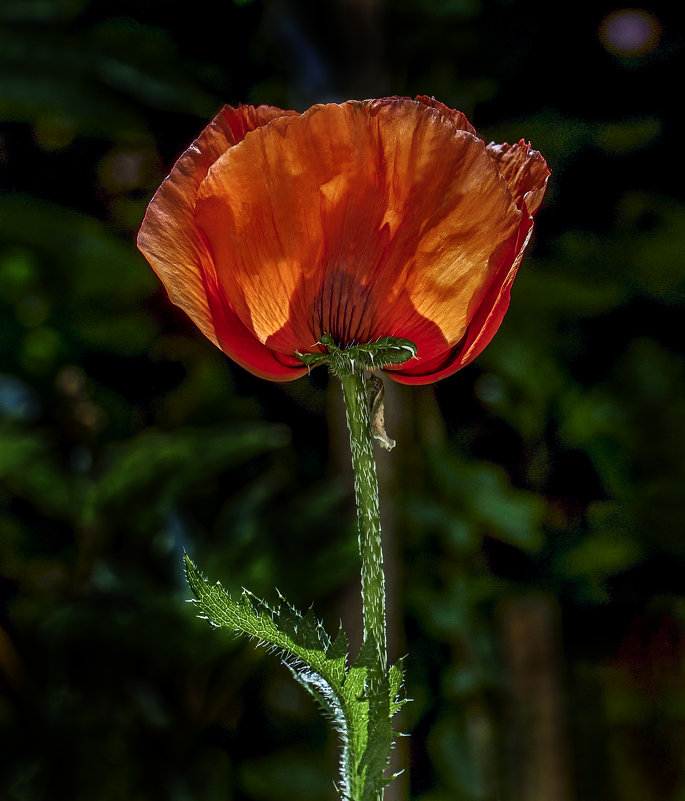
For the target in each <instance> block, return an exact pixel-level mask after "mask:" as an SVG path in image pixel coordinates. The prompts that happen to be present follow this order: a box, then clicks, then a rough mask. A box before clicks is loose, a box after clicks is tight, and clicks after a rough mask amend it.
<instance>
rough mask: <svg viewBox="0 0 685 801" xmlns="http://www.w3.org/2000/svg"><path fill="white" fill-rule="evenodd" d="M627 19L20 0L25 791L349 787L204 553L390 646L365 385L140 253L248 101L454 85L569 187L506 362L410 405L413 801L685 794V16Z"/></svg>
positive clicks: (386, 482) (393, 574)
mask: <svg viewBox="0 0 685 801" xmlns="http://www.w3.org/2000/svg"><path fill="white" fill-rule="evenodd" d="M616 11H617V7H616V6H614V5H612V4H606V3H595V2H588V1H587V0H586V1H585V2H580V3H573V4H561V5H559V4H555V3H549V2H544V3H543V2H528V3H526V2H521V1H520V0H500V2H490V1H487V0H483V1H482V2H481V1H480V0H386V2H385V3H381V2H378V0H335V1H331V2H327V3H321V2H320V1H319V0H264V2H259V1H258V0H254V2H241V3H238V2H235V3H232V2H229V1H228V0H224V2H222V3H220V4H209V3H188V2H178V1H177V0H139V1H138V2H125V1H124V0H112V2H96V1H95V0H92V2H88V1H87V0H2V2H0V23H1V26H2V27H1V28H0V119H1V120H2V122H1V123H0V192H1V196H0V347H1V350H0V570H1V574H2V577H1V580H0V727H1V729H2V734H0V766H1V767H0V798H2V799H9V800H11V801H48V800H49V801H62V799H64V800H65V801H66V800H67V799H68V801H119V799H122V800H123V799H125V800H126V801H148V799H150V800H151V801H156V800H157V799H160V800H162V799H163V800H164V801H167V800H168V801H186V800H187V801H191V799H192V800H193V801H195V799H198V800H199V799H202V801H247V800H248V799H250V801H272V800H273V801H290V800H291V799H292V801H310V799H311V801H315V799H316V800H318V799H333V798H334V797H335V792H334V790H333V786H332V777H333V775H334V772H335V760H336V745H335V739H334V737H333V735H332V734H331V732H330V731H329V729H328V727H327V725H326V723H325V722H324V721H323V720H322V719H321V718H320V717H319V715H318V712H317V711H316V709H315V707H314V704H313V703H312V701H311V700H310V698H309V697H308V696H307V695H306V694H305V693H304V691H303V690H301V689H300V688H299V687H297V686H296V685H295V684H294V682H292V680H291V678H290V676H289V675H288V671H287V670H286V668H284V667H283V666H282V665H281V664H280V663H279V661H278V659H277V658H276V657H274V656H270V655H268V654H266V653H265V652H264V651H263V650H262V651H256V650H255V649H254V648H253V647H252V646H251V645H250V644H247V643H243V642H242V641H238V640H234V639H233V638H231V637H230V636H228V635H224V634H222V633H217V632H216V631H213V630H211V629H210V628H209V627H208V626H207V625H206V624H205V623H203V622H201V621H198V620H197V619H196V618H195V617H194V613H193V609H192V607H190V606H189V605H187V604H186V603H184V600H185V599H186V598H187V597H188V595H189V593H188V590H187V589H186V588H185V586H184V581H183V576H182V572H181V559H180V556H181V553H182V550H183V548H186V549H187V550H188V551H189V552H190V553H191V554H192V555H193V556H194V557H195V558H196V559H197V561H198V562H199V563H200V564H201V566H202V567H203V569H204V570H205V571H206V572H207V573H208V574H209V575H210V576H211V577H212V578H219V577H221V579H222V581H223V582H224V583H225V585H226V586H227V587H228V588H230V589H231V590H232V591H237V590H239V589H240V587H241V586H247V587H249V588H250V589H251V590H253V591H254V592H256V593H258V594H261V595H264V596H266V597H267V598H273V597H274V596H275V589H274V588H275V587H278V588H279V589H280V590H281V591H282V592H283V593H284V594H285V595H286V597H288V598H289V599H290V600H291V601H292V602H293V603H295V604H297V605H299V606H300V607H307V606H308V605H309V604H310V603H311V602H312V601H313V602H314V604H315V609H316V611H317V613H318V614H319V615H321V616H322V617H323V618H324V620H325V622H326V624H327V626H328V628H329V629H333V630H334V629H335V628H336V626H337V622H338V620H339V619H340V618H341V617H342V619H343V622H344V624H345V627H346V629H347V630H348V631H349V633H350V636H351V637H352V638H353V639H355V638H357V641H358V636H359V631H358V628H359V622H358V617H359V610H358V601H357V600H356V598H357V588H356V580H357V579H356V575H357V569H358V567H357V556H356V543H355V535H354V509H353V500H352V493H351V477H350V475H349V468H348V454H347V451H346V448H347V445H346V443H345V437H346V432H345V430H344V423H343V420H342V417H341V408H340V402H339V399H338V395H339V390H338V388H337V387H336V386H334V385H333V384H331V386H329V384H328V378H327V376H326V374H325V372H324V371H323V370H318V371H315V372H314V373H313V375H312V376H311V378H309V379H308V378H304V379H301V380H300V381H297V382H294V383H292V384H286V385H276V384H270V383H267V382H264V381H260V380H258V379H256V378H254V377H252V376H251V375H249V374H248V373H246V372H245V371H243V370H241V369H240V368H239V367H237V366H235V365H234V364H232V363H231V362H230V361H229V360H228V359H227V358H225V357H224V356H223V355H222V354H221V353H220V352H219V351H218V350H216V349H215V348H214V347H213V346H212V345H211V344H210V343H209V342H208V341H206V340H205V339H204V338H203V337H202V336H201V335H200V334H199V332H198V331H197V330H196V329H195V328H194V327H193V325H192V324H191V323H190V322H189V321H188V320H187V319H186V318H185V316H184V315H183V314H182V313H181V312H180V311H178V310H177V309H176V308H175V307H173V306H171V305H170V303H169V302H168V300H167V298H166V295H165V292H164V290H163V289H162V288H161V287H160V285H159V283H158V282H157V280H156V278H155V277H154V275H153V273H152V271H151V270H150V269H149V268H148V266H147V265H146V263H145V261H144V260H143V258H142V257H141V256H140V255H139V254H138V253H137V251H136V249H135V246H134V240H135V235H136V231H137V229H138V226H139V224H140V220H141V218H142V215H143V213H144V210H145V206H146V203H147V202H148V200H149V199H150V197H151V195H152V193H153V192H154V190H155V189H156V187H157V186H158V184H159V183H160V181H161V180H162V178H163V177H164V175H165V174H166V173H167V172H168V170H169V169H170V167H171V165H172V164H173V161H174V159H175V158H176V157H177V156H178V155H179V154H180V153H181V152H182V150H183V149H184V148H185V147H186V146H187V145H188V143H189V142H190V141H191V140H192V139H194V138H195V136H196V135H197V134H198V133H199V131H200V130H201V128H202V127H203V126H204V124H205V123H206V122H207V121H208V119H209V118H210V117H211V116H212V115H213V114H214V113H215V112H216V111H217V110H218V109H219V107H220V106H221V104H222V103H224V102H229V103H233V104H237V103H239V102H251V103H262V102H268V103H271V104H275V105H281V106H283V107H286V108H296V109H299V110H304V109H305V108H306V107H307V106H308V105H310V104H312V103H315V102H321V101H329V100H342V99H347V98H349V97H369V96H383V95H387V94H403V95H414V94H417V93H426V94H430V95H435V96H436V97H437V98H438V99H440V100H442V101H443V102H445V103H447V104H448V105H450V106H453V107H456V108H460V109H461V110H463V111H464V112H466V114H467V115H468V117H469V118H470V119H471V121H472V122H473V123H474V124H475V125H476V127H477V128H478V130H479V132H480V134H481V135H482V137H483V138H484V139H485V140H486V141H489V140H490V139H494V140H496V141H504V140H508V141H510V142H511V141H516V140H518V139H519V138H521V137H524V138H526V139H530V140H531V141H532V142H533V145H534V146H535V147H536V148H538V149H539V150H541V151H542V153H543V154H544V155H545V156H546V157H547V159H548V161H549V164H550V166H551V169H552V171H553V175H552V179H551V182H550V186H549V191H548V194H547V198H546V200H545V202H544V205H543V207H542V209H541V211H540V212H539V214H538V218H537V225H536V232H535V236H534V240H533V243H532V245H531V247H530V249H529V252H528V255H527V257H526V259H525V260H524V265H523V268H522V270H521V272H520V275H519V278H518V279H517V282H516V285H515V287H514V292H513V299H512V306H511V310H510V312H509V314H508V316H507V318H506V320H505V322H504V324H503V326H502V329H501V331H500V333H499V334H498V336H497V337H496V338H495V340H494V341H493V343H492V344H491V345H490V346H489V348H488V349H487V350H486V352H485V353H484V354H483V355H482V356H481V357H480V358H479V359H478V360H477V362H476V363H475V364H473V365H472V366H469V367H468V368H466V369H465V370H463V371H462V372H460V373H459V374H457V375H456V376H454V377H452V378H449V379H447V380H445V381H443V382H441V383H439V384H438V385H436V386H434V387H424V388H418V389H412V388H407V387H399V386H396V385H393V386H391V387H389V393H388V394H389V400H388V403H389V408H388V418H389V421H388V422H389V431H390V434H391V436H394V437H396V438H397V439H398V442H399V444H398V447H397V449H396V451H395V452H394V453H393V454H392V455H391V456H390V457H382V459H381V479H382V484H383V498H382V502H383V507H384V514H385V518H386V519H385V531H386V537H387V546H386V547H387V562H388V573H389V577H390V583H391V596H390V605H391V613H392V618H393V631H392V634H391V649H392V651H393V653H394V655H395V656H399V655H402V654H404V653H407V654H408V657H407V660H406V668H407V692H408V695H409V696H410V697H412V698H413V699H414V701H413V703H411V704H410V705H408V706H407V707H406V708H405V712H404V718H403V720H402V723H401V725H402V727H403V729H404V730H410V731H411V732H412V737H411V739H410V740H403V741H402V742H401V746H400V748H399V751H398V762H399V764H401V765H404V766H407V767H408V768H409V770H408V773H407V774H405V776H403V778H402V779H401V780H400V781H398V782H397V783H396V784H395V785H394V786H393V791H392V795H390V793H388V798H389V799H390V798H393V799H408V798H411V799H412V801H498V800H501V801H600V799H601V801H619V800H620V801H682V800H683V799H685V672H684V659H685V578H684V569H685V544H684V540H685V504H684V502H683V498H682V493H683V484H684V479H685V459H684V457H683V453H684V452H685V393H684V389H685V371H684V365H685V341H684V338H683V333H682V331H683V322H682V321H683V313H684V311H685V256H684V252H685V205H684V204H683V201H682V186H683V181H682V178H683V175H682V173H683V170H682V127H681V124H680V113H681V106H682V102H681V101H680V99H679V98H680V95H681V93H682V92H681V90H682V86H681V84H682V80H683V46H684V33H683V16H682V13H681V12H680V11H679V10H678V7H677V4H672V3H668V4H667V3H662V4H656V5H653V6H650V7H649V8H648V9H647V11H646V12H645V13H646V14H647V16H646V17H645V16H643V17H640V18H635V17H631V16H630V15H629V14H628V15H626V13H625V12H624V13H618V15H614V16H610V17H608V18H607V15H610V14H611V13H612V12H616ZM618 11H619V12H620V7H618ZM645 26H646V34H645V35H643V31H642V29H643V28H644V27H645ZM650 31H651V33H650Z"/></svg>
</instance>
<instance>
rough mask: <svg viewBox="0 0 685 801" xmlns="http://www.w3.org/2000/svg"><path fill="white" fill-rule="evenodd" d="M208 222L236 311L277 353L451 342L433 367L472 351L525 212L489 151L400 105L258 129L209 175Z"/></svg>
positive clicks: (362, 107)
mask: <svg viewBox="0 0 685 801" xmlns="http://www.w3.org/2000/svg"><path fill="white" fill-rule="evenodd" d="M436 110H437V112H438V113H436ZM196 220H197V223H198V225H199V226H200V227H201V228H202V230H203V231H204V233H205V234H206V237H207V241H208V243H209V249H210V256H211V259H212V260H213V263H214V264H215V266H216V274H217V279H218V282H219V284H220V285H221V287H222V288H223V290H224V292H225V295H226V298H227V299H228V302H229V303H230V305H231V307H232V308H233V309H234V310H235V313H236V314H237V315H238V317H239V318H240V320H241V321H242V323H243V324H244V325H245V327H246V328H247V329H248V330H250V331H252V332H254V335H255V336H256V337H257V339H259V341H260V342H263V343H266V344H268V346H269V347H270V348H271V349H273V350H275V351H278V352H281V353H284V354H292V353H293V352H294V351H295V350H311V349H312V348H313V347H314V344H315V343H316V342H317V340H318V339H319V338H320V336H321V334H322V333H324V332H328V333H331V334H332V335H333V336H335V337H336V338H337V339H338V340H339V341H340V342H341V343H342V344H343V345H345V344H350V343H351V342H355V341H356V342H360V341H366V342H368V341H373V340H374V339H377V338H378V337H381V336H388V335H390V336H393V335H394V336H405V337H408V338H410V339H415V341H416V339H423V340H424V341H426V342H427V345H426V348H428V345H430V344H431V342H430V341H429V340H427V337H426V332H427V331H428V329H432V330H436V329H437V331H439V335H440V336H439V341H438V338H435V337H434V338H433V342H432V348H430V350H431V351H432V352H429V350H425V352H424V353H420V355H421V357H422V358H432V357H433V356H434V355H436V352H437V350H438V349H443V350H444V348H445V345H446V344H447V346H448V347H449V346H450V345H453V344H456V343H457V342H459V341H460V340H461V339H462V337H463V335H464V332H465V331H466V328H467V326H468V324H469V322H470V321H471V319H472V317H473V315H474V314H475V313H476V310H477V309H478V308H479V306H480V303H481V301H482V299H483V297H484V295H485V294H486V293H487V291H488V288H489V286H490V284H491V282H492V280H493V279H494V277H495V275H496V274H497V273H498V271H499V269H500V266H501V260H502V253H503V251H504V250H506V249H507V248H508V247H509V243H510V242H511V240H512V237H515V235H516V231H517V230H518V228H519V224H520V221H521V212H520V211H519V209H518V208H517V207H516V206H515V204H514V203H513V202H512V196H511V193H510V191H509V189H508V187H507V184H506V182H505V181H504V180H503V179H502V176H501V175H500V173H499V171H498V169H497V167H496V164H495V162H494V160H493V158H492V157H491V156H490V155H489V154H488V153H487V152H486V149H485V146H484V144H483V143H482V142H481V141H480V140H479V139H477V138H476V137H475V136H474V135H473V134H472V133H470V132H469V131H468V130H464V129H460V128H458V127H457V125H456V124H455V122H454V120H453V119H452V118H450V117H449V116H448V115H446V114H443V113H442V111H441V110H440V109H438V108H437V105H435V106H432V105H428V104H427V103H425V102H419V101H410V100H402V99H394V98H391V99H385V100H378V101H365V102H355V101H351V102H348V103H343V104H341V105H335V104H332V105H326V106H315V107H314V108H312V109H310V110H309V111H308V112H306V113H305V114H303V115H302V116H299V117H289V118H281V119H276V120H274V121H273V122H272V123H271V124H270V125H268V126H265V127H262V128H259V129H257V130H255V131H254V133H252V134H251V135H250V136H248V137H246V138H245V139H244V140H243V141H242V142H241V143H240V144H239V145H236V146H235V147H233V148H231V149H229V150H228V151H226V152H225V153H224V154H223V155H222V156H221V157H220V158H219V159H218V160H217V161H216V162H215V163H214V165H213V166H212V167H211V168H210V170H209V172H208V174H207V177H206V179H205V180H204V181H203V182H202V184H201V186H200V188H199V192H198V202H197V207H196ZM507 266H509V265H507ZM421 335H423V336H421Z"/></svg>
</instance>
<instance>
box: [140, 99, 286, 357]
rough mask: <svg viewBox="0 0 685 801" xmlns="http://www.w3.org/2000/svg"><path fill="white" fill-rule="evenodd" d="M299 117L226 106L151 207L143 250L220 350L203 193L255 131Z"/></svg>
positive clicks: (144, 226) (145, 222)
mask: <svg viewBox="0 0 685 801" xmlns="http://www.w3.org/2000/svg"><path fill="white" fill-rule="evenodd" d="M294 113H295V112H291V111H283V110H282V109H278V108H274V107H272V106H260V107H259V108H253V107H252V106H240V107H239V108H231V107H230V106H225V107H224V108H223V109H222V110H221V111H220V112H219V113H218V114H217V116H216V117H215V118H214V119H213V120H212V122H211V123H210V124H209V125H208V126H207V127H206V128H205V129H204V131H203V132H202V133H201V134H200V136H199V138H198V139H197V140H196V141H195V142H194V143H193V144H192V145H191V146H190V147H189V148H188V149H187V150H186V151H185V153H184V154H183V155H182V156H181V157H180V158H179V160H178V161H177V162H176V164H175V166H174V168H173V170H172V171H171V174H170V175H169V177H168V178H167V179H166V180H165V181H164V182H163V183H162V185H161V187H160V188H159V190H158V191H157V193H156V194H155V196H154V198H153V199H152V201H151V202H150V205H149V206H148V209H147V212H146V214H145V218H144V220H143V224H142V226H141V229H140V232H139V234H138V247H139V249H140V250H141V251H142V253H143V254H144V255H145V257H146V258H147V260H148V261H149V262H150V265H151V266H152V268H153V269H154V271H155V272H156V273H157V275H158V276H159V277H160V279H161V280H162V282H163V284H164V286H165V287H166V290H167V292H168V293H169V297H170V298H171V300H172V301H173V302H174V303H176V304H177V305H178V306H180V307H181V308H182V309H183V310H184V311H185V312H186V313H187V314H188V315H189V316H190V317H191V319H192V320H193V321H194V322H195V323H196V325H197V326H198V328H199V329H200V330H201V331H202V333H203V334H204V335H205V336H206V337H208V338H209V339H210V340H211V341H212V342H214V344H215V345H219V346H221V343H220V341H219V339H220V338H219V332H218V330H217V329H218V328H225V324H224V323H223V321H219V323H218V324H217V322H216V320H215V319H214V316H213V313H212V309H211V308H210V304H209V300H208V297H207V294H206V291H205V290H206V287H205V276H204V271H203V268H202V264H203V263H204V264H207V263H209V262H210V261H211V259H210V258H209V256H208V254H207V248H206V240H205V238H204V237H203V235H202V233H201V231H200V230H199V229H198V228H197V226H196V224H195V219H194V214H195V200H196V197H197V190H198V187H199V186H200V184H201V183H202V181H203V180H204V178H205V177H206V175H207V172H208V170H209V168H210V167H211V166H212V164H213V163H214V162H215V161H216V160H217V159H218V158H219V156H221V154H222V153H224V152H225V151H226V150H227V149H229V148H231V147H233V146H234V145H235V144H237V143H238V142H240V141H242V139H244V137H245V135H246V134H247V133H248V132H249V131H251V130H254V129H255V128H258V127H260V126H262V125H265V124H267V123H268V122H270V121H271V120H272V119H274V118H276V117H280V116H284V115H288V114H294Z"/></svg>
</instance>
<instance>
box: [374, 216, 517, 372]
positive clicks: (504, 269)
mask: <svg viewBox="0 0 685 801" xmlns="http://www.w3.org/2000/svg"><path fill="white" fill-rule="evenodd" d="M532 230H533V220H532V218H531V217H530V216H527V217H525V218H524V219H523V220H522V221H521V226H520V228H519V230H518V232H517V235H516V238H515V240H514V241H513V242H512V249H511V254H510V256H511V257H510V258H507V257H505V258H503V259H502V263H501V266H500V270H499V272H498V274H497V276H496V277H495V280H493V281H492V283H491V284H490V286H489V287H488V290H487V292H486V294H485V297H484V298H483V300H482V301H481V303H480V306H479V307H478V309H477V311H476V313H475V314H474V316H473V319H472V320H471V322H470V324H469V327H468V329H467V331H466V334H465V335H464V338H463V340H462V341H461V342H459V343H457V344H456V345H455V346H453V347H451V348H449V349H446V350H445V351H443V352H442V353H440V354H438V355H437V356H435V357H434V358H432V359H429V360H426V361H423V362H418V363H417V362H410V363H408V364H407V366H406V367H403V366H399V367H397V368H391V367H389V368H386V371H387V372H388V374H389V375H390V377H391V378H392V379H394V380H395V381H397V382H398V383H400V384H415V385H418V384H432V383H434V382H435V381H439V380H440V379H442V378H447V377H448V376H450V375H453V374H454V373H456V372H457V371H458V370H460V369H461V368H462V367H465V366H466V365H467V364H469V362H472V361H473V360H474V359H475V358H476V357H477V356H478V355H480V353H482V351H483V350H484V349H485V347H486V346H487V345H488V344H489V343H490V341H491V340H492V338H493V337H494V336H495V334H496V333H497V330H498V329H499V327H500V325H501V324H502V320H503V319H504V315H505V314H506V311H507V309H508V308H509V301H510V298H511V287H512V284H513V283H514V278H516V273H517V272H518V268H519V265H520V263H521V259H522V258H523V253H524V251H525V249H526V247H527V245H528V242H529V241H530V236H531V233H532Z"/></svg>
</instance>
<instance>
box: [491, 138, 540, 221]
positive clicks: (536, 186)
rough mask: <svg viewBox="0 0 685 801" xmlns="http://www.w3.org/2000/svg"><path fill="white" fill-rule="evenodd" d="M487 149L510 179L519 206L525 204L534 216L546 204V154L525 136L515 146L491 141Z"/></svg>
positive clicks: (498, 166) (510, 186) (506, 179)
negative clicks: (534, 147) (543, 202)
mask: <svg viewBox="0 0 685 801" xmlns="http://www.w3.org/2000/svg"><path fill="white" fill-rule="evenodd" d="M487 151H488V153H489V154H490V155H491V156H492V158H493V159H494V160H495V163H496V164H497V168H498V169H499V171H500V173H501V174H502V177H503V178H504V180H505V181H506V182H507V186H508V187H509V191H510V192H511V194H512V196H513V198H514V202H515V203H516V205H517V206H518V207H519V208H523V206H524V205H525V208H526V210H527V211H528V213H529V214H530V215H531V216H532V215H533V214H535V212H536V211H537V210H538V208H539V206H540V203H542V198H543V196H544V194H545V189H546V187H547V179H548V178H549V169H548V167H547V162H546V161H545V159H544V158H543V157H542V155H541V154H540V153H539V152H538V151H537V150H533V149H532V148H531V146H530V142H524V141H523V139H521V140H520V141H519V142H518V143H517V144H515V145H507V144H503V145H496V144H495V143H494V142H491V143H490V144H489V145H488V147H487Z"/></svg>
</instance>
